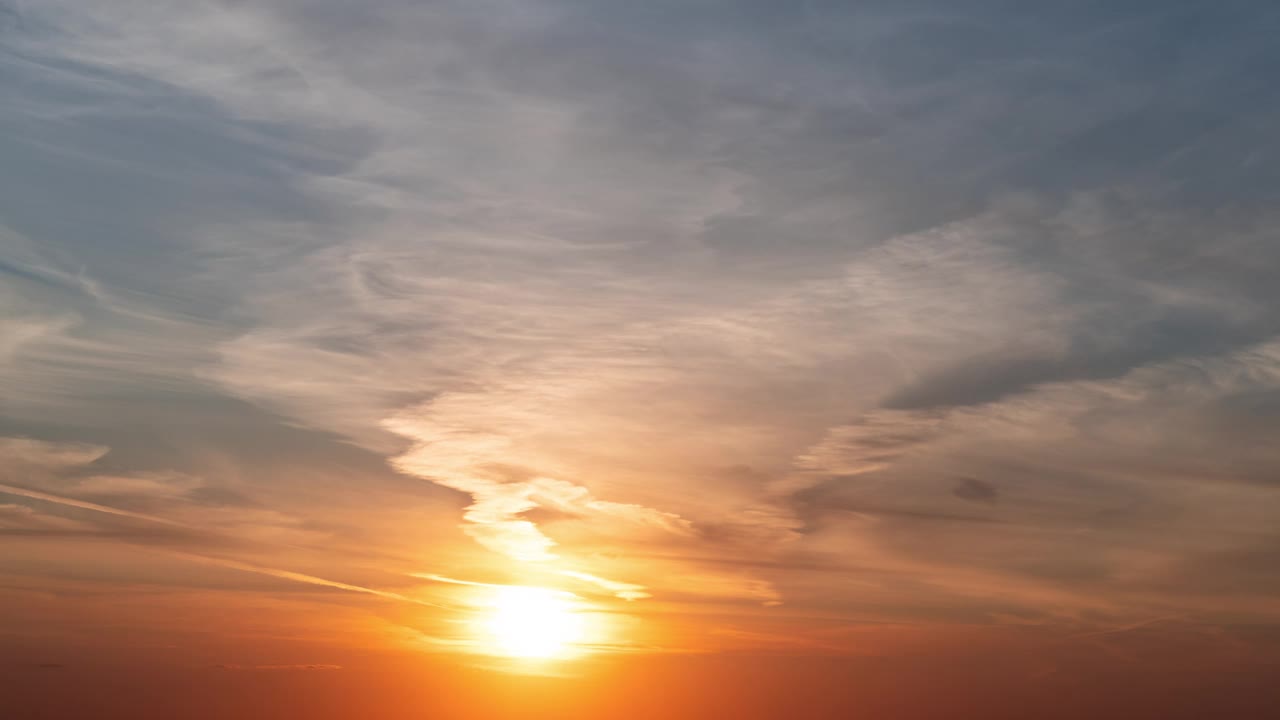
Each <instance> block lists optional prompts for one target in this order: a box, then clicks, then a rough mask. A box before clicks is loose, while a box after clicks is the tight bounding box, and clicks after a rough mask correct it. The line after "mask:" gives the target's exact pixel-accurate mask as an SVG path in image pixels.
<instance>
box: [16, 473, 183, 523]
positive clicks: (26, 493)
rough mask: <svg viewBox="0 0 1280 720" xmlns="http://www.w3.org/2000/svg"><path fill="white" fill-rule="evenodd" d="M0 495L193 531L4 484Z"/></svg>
mask: <svg viewBox="0 0 1280 720" xmlns="http://www.w3.org/2000/svg"><path fill="white" fill-rule="evenodd" d="M0 493H5V494H7V495H18V496H20V497H26V498H31V499H33V500H43V501H45V502H51V503H55V504H57V505H66V506H67V507H73V508H80V509H81V510H92V511H94V512H100V513H106V514H108V515H118V516H120V517H127V518H133V519H134V520H144V521H146V522H152V523H159V524H161V525H168V526H170V527H180V528H184V529H187V530H193V529H194V528H191V527H188V526H186V525H183V524H182V523H177V522H174V521H172V520H166V519H164V518H161V517H155V516H154V515H145V514H143V513H136V512H131V511H129V510H121V509H120V508H113V507H110V506H108V505H99V504H97V503H91V502H85V501H83V500H73V499H72V498H66V497H62V496H61V495H50V494H49V493H42V492H40V491H39V490H32V489H30V488H24V487H17V486H15V485H5V484H4V483H0Z"/></svg>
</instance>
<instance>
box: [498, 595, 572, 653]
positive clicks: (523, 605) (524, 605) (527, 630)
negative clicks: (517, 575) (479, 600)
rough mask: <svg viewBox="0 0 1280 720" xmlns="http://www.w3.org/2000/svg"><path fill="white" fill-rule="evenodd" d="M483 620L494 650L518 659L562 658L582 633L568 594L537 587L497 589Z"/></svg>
mask: <svg viewBox="0 0 1280 720" xmlns="http://www.w3.org/2000/svg"><path fill="white" fill-rule="evenodd" d="M491 603H492V608H491V610H490V612H489V614H488V616H487V617H486V618H485V621H484V628H485V630H487V632H488V634H489V636H490V639H491V641H492V642H493V645H494V647H495V649H496V650H497V651H498V652H499V653H500V654H502V655H507V656H509V657H517V658H553V657H559V656H562V655H564V654H565V653H566V652H567V651H568V650H569V649H570V648H571V647H572V646H573V645H574V643H576V642H578V641H579V640H580V639H581V637H582V634H583V617H582V616H581V615H580V614H579V613H578V612H577V611H576V610H575V609H574V606H573V603H572V602H571V601H570V600H569V596H568V594H567V593H562V592H557V591H554V590H548V589H546V588H537V587H518V586H508V587H502V588H496V593H495V594H494V596H493V598H492V600H491Z"/></svg>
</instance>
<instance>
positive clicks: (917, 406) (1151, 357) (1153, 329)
mask: <svg viewBox="0 0 1280 720" xmlns="http://www.w3.org/2000/svg"><path fill="white" fill-rule="evenodd" d="M1117 311H1118V309H1117ZM1110 322H1111V323H1114V321H1110ZM1108 323H1109V321H1108V320H1107V319H1106V318H1099V319H1098V322H1097V323H1091V324H1090V326H1089V327H1090V334H1089V335H1083V336H1081V337H1078V338H1076V339H1074V340H1073V341H1072V342H1071V345H1070V347H1069V348H1068V349H1067V350H1066V351H1065V352H1062V353H1046V352H1027V351H1023V350H1019V349H1017V348H1011V349H1004V350H997V351H993V352H987V353H982V354H980V355H976V356H972V357H970V358H968V359H964V360H960V361H959V362H956V363H955V364H952V365H950V366H947V367H944V368H943V369H941V370H939V371H937V372H935V373H932V374H927V375H925V376H924V377H923V378H921V379H920V380H918V381H916V382H914V383H911V384H909V385H906V386H904V387H901V388H899V389H898V390H896V391H894V392H893V393H891V394H890V395H889V396H888V397H887V398H886V399H885V400H884V402H883V407H885V408H887V409H891V410H923V409H935V408H946V407H957V406H970V405H982V404H984V403H989V402H994V401H997V400H1001V399H1003V398H1005V397H1008V396H1010V395H1016V394H1018V393H1021V392H1025V391H1027V390H1030V389H1032V388H1034V387H1035V386H1037V385H1040V384H1043V383H1049V382H1069V381H1075V380H1104V379H1111V378H1116V377H1119V376H1121V375H1123V374H1125V373H1126V372H1128V371H1130V370H1133V369H1135V368H1139V367H1142V366H1144V365H1148V364H1151V363H1157V362H1165V361H1169V360H1176V359H1182V358H1196V357H1208V356H1213V355H1218V354H1221V353H1225V352H1228V351H1231V350H1234V349H1238V348H1241V347H1245V346H1247V345H1250V344H1253V343H1256V342H1258V341H1259V340H1262V339H1264V338H1265V337H1267V336H1268V335H1269V333H1270V331H1271V330H1272V328H1271V327H1270V324H1269V323H1268V325H1267V326H1265V327H1256V326H1249V325H1240V324H1237V323H1233V322H1232V321H1231V320H1230V319H1229V318H1225V317H1222V316H1220V315H1214V314H1210V313H1206V312H1202V311H1177V310H1172V311H1166V312H1165V313H1164V315H1163V316H1162V317H1159V318H1157V319H1155V320H1151V321H1147V322H1139V323H1136V324H1132V325H1128V326H1120V327H1115V326H1114V325H1113V326H1112V327H1111V328H1108V327H1107V324H1108Z"/></svg>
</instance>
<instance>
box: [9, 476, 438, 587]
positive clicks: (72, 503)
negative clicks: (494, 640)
mask: <svg viewBox="0 0 1280 720" xmlns="http://www.w3.org/2000/svg"><path fill="white" fill-rule="evenodd" d="M0 493H4V494H7V495H17V496H19V497H25V498H31V499H33V500H42V501H44V502H49V503H54V504H55V505H65V506H67V507H73V508H79V509H81V510H90V511H93V512H99V513H105V514H107V515H116V516H119V517H127V518H132V519H134V520H142V521H143V522H150V523H157V524H160V525H166V526H169V527H179V528H182V529H184V530H191V531H194V532H203V533H207V532H208V531H206V530H202V529H200V528H195V527H192V526H190V525H186V524H184V523H179V522H174V521H173V520H168V519H165V518H162V517H156V516H155V515H147V514H145V513H138V512H132V511H130V510H121V509H120V508H114V507H111V506H109V505H99V504H97V503H91V502H85V501H84V500H75V499H73V498H68V497H62V496H61V495H50V494H49V493H45V492H40V491H39V490H32V489H30V488H24V487H18V486H16V485H5V484H4V483H0ZM148 549H150V550H153V551H157V552H163V553H165V554H167V555H173V556H176V557H180V558H184V559H186V560H193V561H195V562H202V563H206V564H210V565H219V566H222V567H225V568H231V569H233V570H243V571H245V572H251V573H257V574H259V575H268V576H270V577H275V578H281V579H284V580H292V581H294V582H300V583H305V584H307V585H317V586H319V587H329V588H336V589H339V590H347V591H349V592H357V593H363V594H365V595H376V596H378V597H382V598H387V599H389V600H399V601H401V602H407V603H413V604H414V605H424V606H426V607H434V608H445V607H446V606H444V605H439V604H437V603H433V602H428V601H426V600H419V599H418V598H412V597H409V596H408V595H401V594H400V593H394V592H389V591H386V590H376V589H374V588H368V587H364V586H363V585H352V584H351V583H344V582H339V581H337V580H328V579H326V578H322V577H316V576H315V575H307V574H304V573H299V572H294V571H292V570H281V569H279V568H272V567H265V566H262V565H255V564H253V563H247V562H241V561H239V560H229V559H227V558H220V557H214V556H212V555H200V554H198V553H188V552H181V551H177V550H165V549H162V548H154V547H153V548H148ZM446 609H448V608H446Z"/></svg>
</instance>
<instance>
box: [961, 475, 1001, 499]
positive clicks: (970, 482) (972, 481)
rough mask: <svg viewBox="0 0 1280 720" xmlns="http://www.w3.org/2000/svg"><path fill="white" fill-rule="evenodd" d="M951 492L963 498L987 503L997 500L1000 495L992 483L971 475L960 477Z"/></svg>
mask: <svg viewBox="0 0 1280 720" xmlns="http://www.w3.org/2000/svg"><path fill="white" fill-rule="evenodd" d="M951 494H952V495H955V496H956V497H958V498H960V499H962V500H968V501H970V502H986V503H990V502H995V501H996V498H997V497H999V495H1000V493H999V492H998V491H997V490H996V489H995V487H993V486H992V485H991V484H990V483H985V482H982V481H981V480H979V479H977V478H971V477H964V478H960V480H959V482H957V483H956V486H955V488H954V489H952V490H951Z"/></svg>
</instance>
